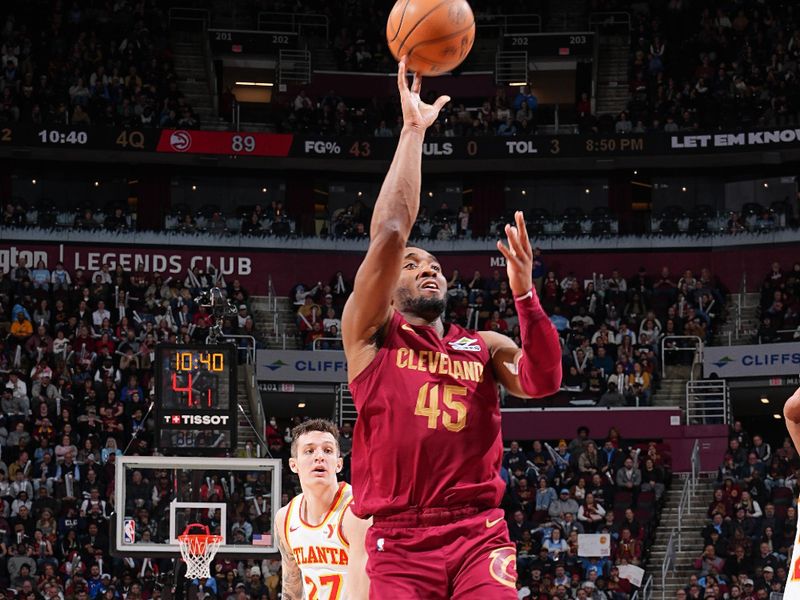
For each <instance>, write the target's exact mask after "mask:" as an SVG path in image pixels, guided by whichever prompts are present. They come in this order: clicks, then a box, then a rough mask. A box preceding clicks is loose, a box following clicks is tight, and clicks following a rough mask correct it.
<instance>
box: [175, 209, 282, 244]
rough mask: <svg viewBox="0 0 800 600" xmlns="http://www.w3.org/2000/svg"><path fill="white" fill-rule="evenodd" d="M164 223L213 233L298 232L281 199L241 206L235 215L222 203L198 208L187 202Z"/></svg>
mask: <svg viewBox="0 0 800 600" xmlns="http://www.w3.org/2000/svg"><path fill="white" fill-rule="evenodd" d="M164 226H165V228H166V229H167V230H170V231H180V232H181V233H209V234H212V235H237V234H238V235H250V236H267V235H274V236H281V237H286V236H289V235H291V234H293V233H294V232H295V221H294V219H292V218H291V217H290V216H289V214H288V212H287V211H286V208H285V206H284V204H283V202H282V201H280V200H273V201H272V202H270V203H269V204H260V203H259V204H255V205H242V206H238V207H237V208H236V210H235V212H234V213H233V214H231V213H230V212H228V213H227V216H226V211H225V209H223V207H222V206H221V205H219V204H207V205H204V206H202V207H200V208H199V209H194V210H193V209H192V208H190V207H189V206H188V205H186V204H179V205H176V206H174V207H173V208H172V210H171V211H170V214H169V215H167V217H166V219H165V222H164Z"/></svg>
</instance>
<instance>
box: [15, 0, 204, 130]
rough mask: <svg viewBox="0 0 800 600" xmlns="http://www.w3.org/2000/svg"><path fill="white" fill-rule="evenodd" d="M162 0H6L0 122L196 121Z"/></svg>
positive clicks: (149, 123) (190, 125)
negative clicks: (174, 59)
mask: <svg viewBox="0 0 800 600" xmlns="http://www.w3.org/2000/svg"><path fill="white" fill-rule="evenodd" d="M164 4H166V3H164ZM160 6H161V3H155V2H127V1H121V2H113V3H90V2H73V3H70V4H69V5H67V4H58V5H56V6H54V7H51V6H50V5H45V3H37V2H30V3H25V4H13V3H12V4H5V5H4V6H3V7H2V8H0V22H2V23H3V27H2V30H1V31H0V44H2V46H1V47H0V53H2V61H3V65H2V69H3V76H2V77H1V78H0V99H2V102H0V122H20V123H30V124H34V125H41V124H56V125H58V124H62V125H66V124H70V125H78V126H81V125H90V124H95V125H108V126H120V127H173V128H178V127H179V128H187V129H190V128H196V127H199V125H200V123H199V120H198V118H197V115H195V114H194V112H193V111H192V109H191V107H190V106H189V104H188V103H187V101H186V99H185V97H184V96H183V94H182V93H181V92H180V90H179V89H178V85H177V77H176V75H175V72H174V71H173V68H172V65H171V52H170V48H169V32H168V31H167V29H166V25H167V20H166V10H165V9H164V10H162V8H160ZM45 14H46V17H44V15H45Z"/></svg>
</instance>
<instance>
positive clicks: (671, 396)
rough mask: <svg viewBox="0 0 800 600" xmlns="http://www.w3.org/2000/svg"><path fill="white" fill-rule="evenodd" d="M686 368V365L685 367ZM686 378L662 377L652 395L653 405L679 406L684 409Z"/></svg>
mask: <svg viewBox="0 0 800 600" xmlns="http://www.w3.org/2000/svg"><path fill="white" fill-rule="evenodd" d="M687 368H688V367H687ZM688 380H689V379H688V373H687V376H686V378H685V379H684V378H675V379H662V380H661V387H659V389H658V391H657V392H656V393H655V394H653V396H652V401H653V402H652V404H653V406H679V407H680V408H681V410H685V409H686V382H687V381H688Z"/></svg>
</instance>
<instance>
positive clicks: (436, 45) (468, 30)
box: [386, 0, 475, 77]
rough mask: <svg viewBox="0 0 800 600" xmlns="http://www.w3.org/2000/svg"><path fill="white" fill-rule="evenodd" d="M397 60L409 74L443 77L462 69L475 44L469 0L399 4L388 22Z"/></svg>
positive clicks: (413, 0)
mask: <svg viewBox="0 0 800 600" xmlns="http://www.w3.org/2000/svg"><path fill="white" fill-rule="evenodd" d="M386 41H387V42H388V43H389V50H391V52H392V55H393V56H394V57H395V59H397V60H400V59H401V58H402V57H403V56H407V57H408V58H407V65H408V68H409V70H411V71H414V72H415V73H419V74H420V75H425V76H429V77H430V76H436V75H442V74H444V73H446V72H448V71H450V70H452V69H454V68H456V67H457V66H458V65H460V64H461V63H462V62H463V61H464V59H465V58H466V57H467V54H469V51H470V49H471V48H472V43H473V42H474V41H475V17H474V16H473V14H472V9H471V8H470V6H469V4H468V3H467V1H466V0H397V2H396V3H395V5H394V7H393V8H392V11H391V12H390V13H389V19H388V21H387V22H386Z"/></svg>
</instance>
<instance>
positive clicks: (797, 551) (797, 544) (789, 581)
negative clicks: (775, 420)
mask: <svg viewBox="0 0 800 600" xmlns="http://www.w3.org/2000/svg"><path fill="white" fill-rule="evenodd" d="M783 416H784V417H786V429H788V430H789V436H791V438H792V443H794V447H795V448H798V449H800V388H797V389H796V390H795V392H794V394H792V397H791V398H789V399H788V400H787V401H786V404H785V405H784V407H783ZM798 520H799V521H800V519H798ZM798 524H800V523H798ZM783 597H784V598H786V599H787V600H793V599H794V598H800V530H798V534H797V536H796V537H795V540H794V545H793V546H792V553H791V558H790V562H789V576H788V577H787V578H786V589H785V590H784V592H783Z"/></svg>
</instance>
